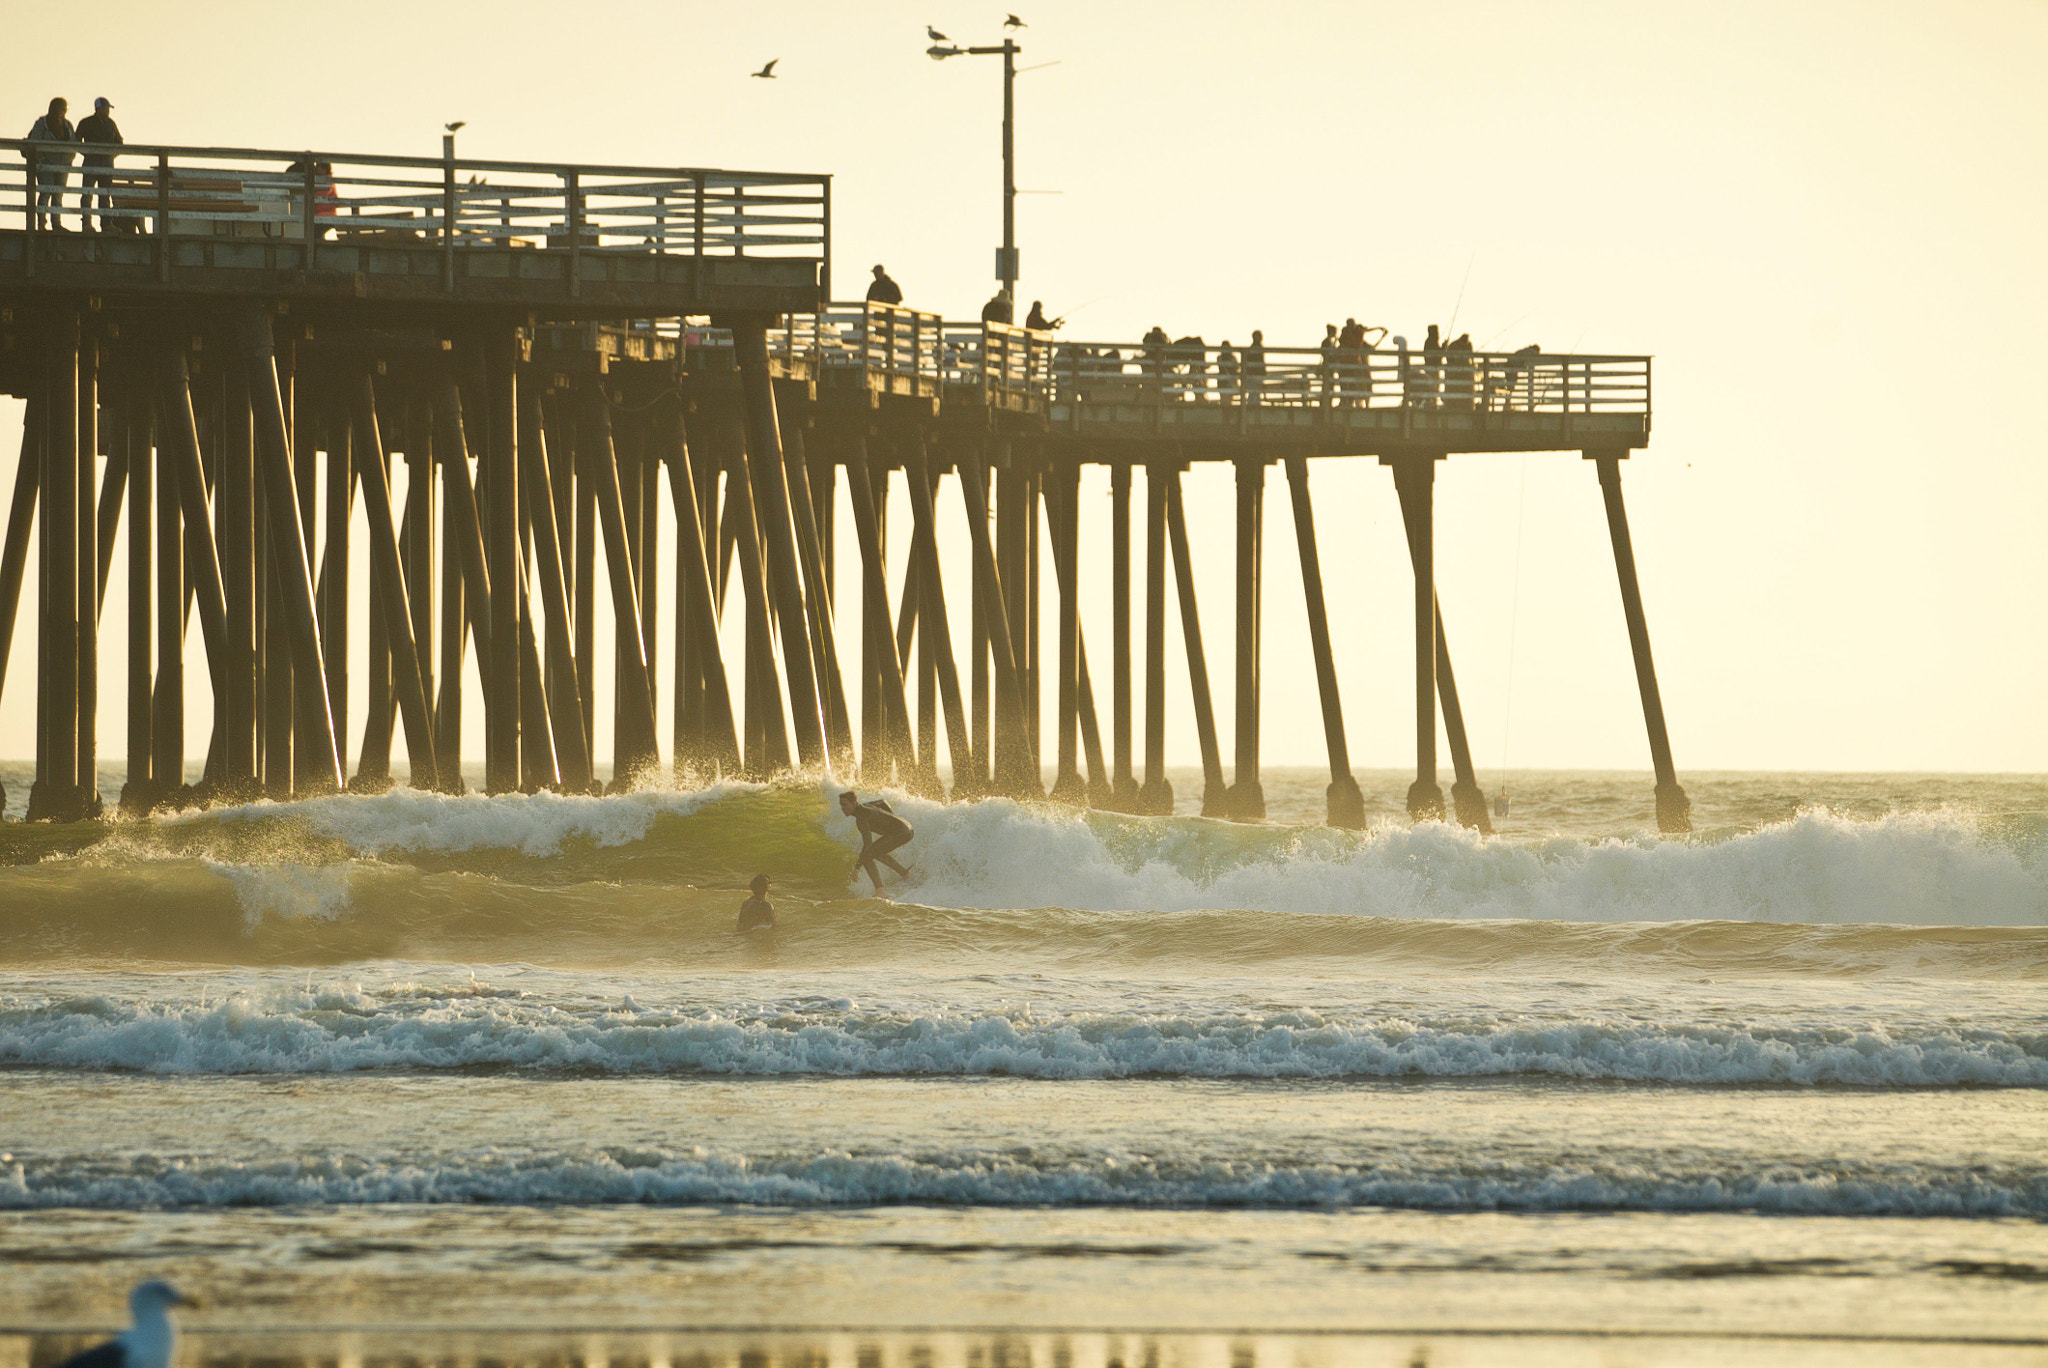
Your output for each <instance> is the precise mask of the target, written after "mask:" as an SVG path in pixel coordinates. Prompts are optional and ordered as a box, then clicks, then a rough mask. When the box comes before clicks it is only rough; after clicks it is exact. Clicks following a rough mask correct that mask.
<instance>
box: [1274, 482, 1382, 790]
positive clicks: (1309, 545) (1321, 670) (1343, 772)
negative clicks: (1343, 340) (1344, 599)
mask: <svg viewBox="0 0 2048 1368" xmlns="http://www.w3.org/2000/svg"><path fill="white" fill-rule="evenodd" d="M1287 488H1288V493H1289V495H1290V496H1291V498H1292V501H1293V504H1294V543H1295V547H1296V550H1297V551H1298V552H1299V553H1300V558H1301V592H1302V600H1303V604H1304V606H1305V608H1306V609H1307V613H1308V637H1309V648H1310V650H1311V652H1312V653H1313V655H1314V657H1315V665H1316V691H1317V693H1318V694H1319V695H1320V697H1321V699H1322V708H1323V741H1324V744H1325V746H1326V747H1327V748H1328V750H1329V755H1330V786H1329V788H1328V789H1327V790H1326V791H1325V799H1326V803H1327V811H1328V813H1329V824H1330V825H1331V826H1333V827H1344V828H1348V829H1351V830H1357V829H1359V828H1362V827H1363V826H1364V825H1365V795H1364V794H1363V793H1361V792H1359V788H1358V780H1357V778H1356V777H1354V776H1353V775H1352V773H1351V748H1350V746H1349V745H1348V744H1346V742H1345V739H1344V703H1343V699H1342V697H1341V695H1340V694H1339V693H1338V691H1337V662H1336V656H1335V654H1334V653H1333V652H1332V650H1331V648H1330V617H1329V609H1328V607H1327V606H1326V604H1325V602H1324V598H1323V566H1322V559H1321V557H1320V556H1319V555H1318V554H1317V551H1316V524H1315V509H1314V507H1313V505H1312V504H1311V503H1310V501H1309V491H1308V458H1307V457H1305V456H1299V455H1294V456H1289V457H1288V458H1287Z"/></svg>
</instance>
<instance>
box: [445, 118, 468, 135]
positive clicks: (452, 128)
mask: <svg viewBox="0 0 2048 1368" xmlns="http://www.w3.org/2000/svg"><path fill="white" fill-rule="evenodd" d="M468 123H469V120H467V119H457V120H456V121H455V122H454V123H451V124H442V125H441V127H443V128H445V129H447V130H448V131H449V132H450V133H457V132H460V131H461V130H462V129H463V128H464V127H466V126H467V125H468Z"/></svg>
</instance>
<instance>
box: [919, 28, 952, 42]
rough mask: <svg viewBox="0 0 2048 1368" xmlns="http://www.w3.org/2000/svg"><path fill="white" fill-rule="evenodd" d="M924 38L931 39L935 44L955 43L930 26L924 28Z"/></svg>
mask: <svg viewBox="0 0 2048 1368" xmlns="http://www.w3.org/2000/svg"><path fill="white" fill-rule="evenodd" d="M924 36H925V37H927V38H929V39H931V40H932V41H933V42H934V43H950V42H952V41H953V40H952V39H951V38H948V37H947V36H946V35H945V34H943V33H941V32H939V31H938V30H937V29H935V28H933V27H932V26H931V25H930V24H926V25H925V26H924Z"/></svg>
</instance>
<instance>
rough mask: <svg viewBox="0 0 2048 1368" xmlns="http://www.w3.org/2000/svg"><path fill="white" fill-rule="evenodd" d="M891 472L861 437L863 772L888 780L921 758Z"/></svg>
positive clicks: (853, 456)
mask: <svg viewBox="0 0 2048 1368" xmlns="http://www.w3.org/2000/svg"><path fill="white" fill-rule="evenodd" d="M878 484H879V485H880V487H881V489H882V490H883V491H884V492H885V493H886V491H887V490H888V485H887V483H886V476H885V477H884V478H883V479H882V480H879V481H878V480H877V479H876V478H875V472H873V471H871V470H870V469H869V468H868V457H867V442H866V440H865V439H864V438H861V437H856V438H855V439H854V444H853V447H852V448H851V450H850V451H849V453H848V456H847V470H846V487H847V492H848V494H849V496H850V501H851V503H852V505H853V530H854V536H855V537H856V538H858V540H859V542H860V558H861V615H860V616H861V637H862V643H861V644H862V659H863V660H864V662H865V664H864V665H863V667H862V673H863V677H864V680H865V683H864V685H863V688H864V689H872V690H873V693H874V697H873V699H872V700H869V699H867V698H865V697H864V698H863V699H862V701H861V774H862V777H863V778H864V779H865V780H866V781H867V782H869V783H885V782H887V781H888V779H889V772H890V765H891V764H892V763H893V764H894V765H895V766H897V767H898V768H899V769H900V771H901V772H902V773H903V775H904V776H905V777H907V776H908V774H909V772H910V770H911V769H912V767H913V766H914V765H915V763H916V757H915V755H914V753H913V748H912V744H911V739H910V709H909V706H908V703H907V701H906V699H905V697H904V692H903V666H902V659H901V657H900V656H899V655H898V654H897V651H896V642H895V637H894V636H893V635H892V634H891V629H890V622H889V566H888V557H887V554H886V550H887V548H886V544H885V543H884V541H883V539H882V538H883V529H882V518H881V508H880V500H878V499H877V498H876V496H875V490H876V486H877V485H878Z"/></svg>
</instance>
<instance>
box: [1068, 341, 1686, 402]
mask: <svg viewBox="0 0 2048 1368" xmlns="http://www.w3.org/2000/svg"><path fill="white" fill-rule="evenodd" d="M1052 355H1053V360H1052V378H1053V384H1054V386H1055V391H1056V398H1057V399H1058V400H1059V401H1060V402H1063V403H1079V404H1087V405H1112V406H1158V405H1165V404H1213V405H1245V406H1252V407H1266V408H1289V409H1321V410H1339V411H1341V410H1345V409H1362V408H1401V407H1403V406H1405V407H1408V408H1411V409H1448V410H1472V411H1477V412H1484V413H1514V412H1520V413H1648V412H1649V407H1650V360H1649V358H1648V357H1644V356H1594V355H1565V354H1552V353H1545V352H1540V351H1536V350H1534V349H1527V350H1523V351H1516V352H1465V351H1457V352H1439V353H1424V352H1407V353H1402V352H1399V351H1391V350H1387V349H1377V350H1375V349H1370V348H1367V349H1361V350H1358V351H1355V352H1342V353H1338V354H1336V355H1334V356H1333V355H1330V354H1327V353H1325V352H1323V351H1322V350H1321V349H1320V348H1315V347H1267V348H1264V349H1263V351H1259V352H1255V353H1253V354H1252V355H1251V356H1249V357H1247V355H1246V353H1245V352H1244V351H1242V350H1240V349H1236V348H1227V347H1222V346H1207V345H1203V346H1195V345H1193V344H1191V343H1190V344H1179V343H1167V344H1163V345H1158V344H1155V345H1146V344H1143V343H1140V344H1138V345H1135V346H1133V345H1132V344H1130V343H1121V344H1119V343H1088V342H1061V343H1059V344H1057V346H1056V347H1054V348H1052Z"/></svg>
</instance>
